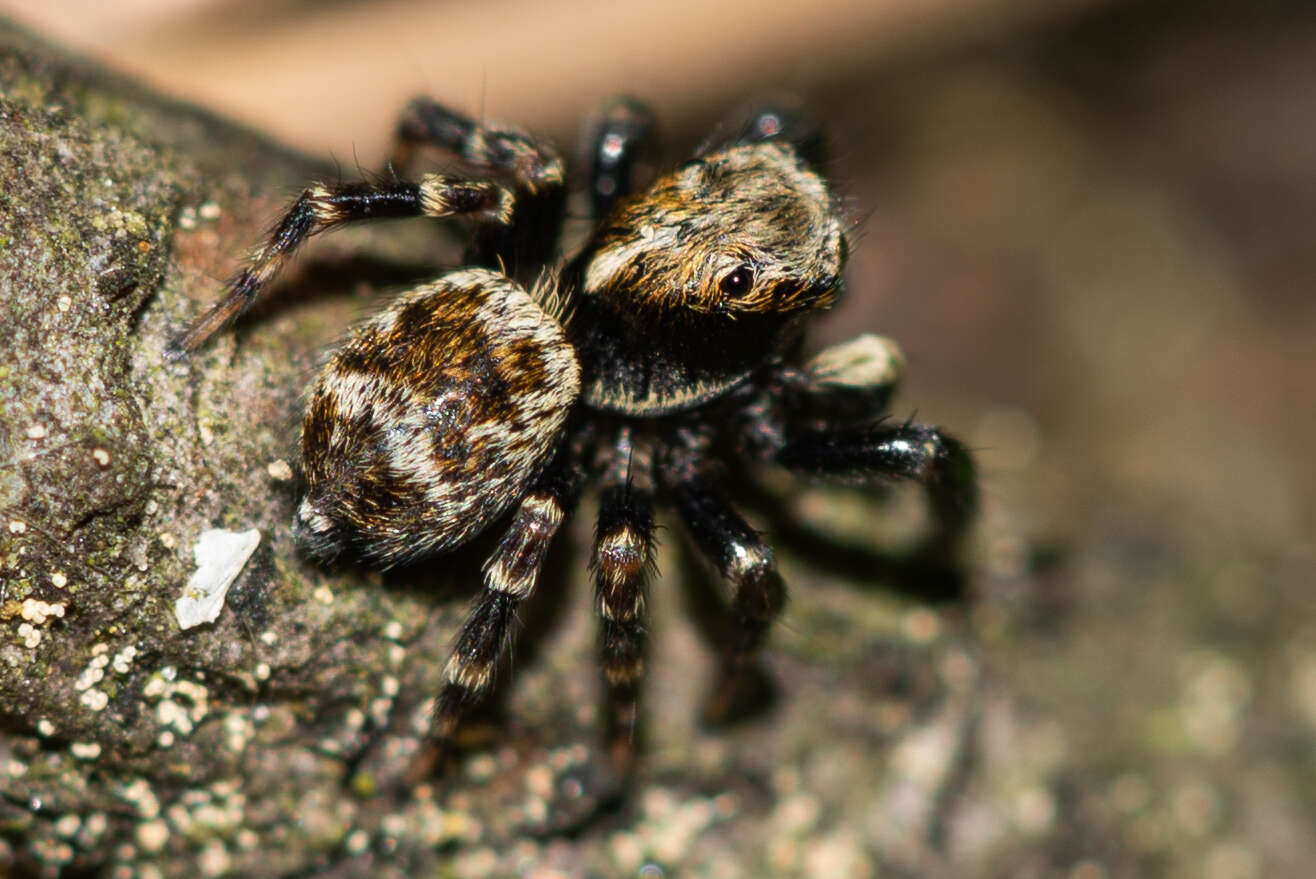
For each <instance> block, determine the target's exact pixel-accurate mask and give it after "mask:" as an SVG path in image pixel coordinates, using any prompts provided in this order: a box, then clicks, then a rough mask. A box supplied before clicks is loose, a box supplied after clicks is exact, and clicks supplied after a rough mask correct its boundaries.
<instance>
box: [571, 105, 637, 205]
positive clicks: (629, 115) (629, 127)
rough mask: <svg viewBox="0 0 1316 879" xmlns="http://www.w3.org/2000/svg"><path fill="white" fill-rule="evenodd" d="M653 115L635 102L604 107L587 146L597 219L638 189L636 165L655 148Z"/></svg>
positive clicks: (590, 181)
mask: <svg viewBox="0 0 1316 879" xmlns="http://www.w3.org/2000/svg"><path fill="white" fill-rule="evenodd" d="M653 133H654V118H653V111H652V110H650V109H649V107H648V105H646V104H644V103H643V102H641V101H638V100H636V99H635V98H630V97H618V98H614V99H612V100H611V101H609V102H608V103H607V104H605V105H604V107H603V110H602V112H601V113H600V114H599V116H598V119H597V120H596V121H595V122H594V124H593V126H592V128H591V130H590V132H589V135H588V139H587V140H586V143H587V144H588V152H587V153H586V154H585V156H584V158H585V159H586V160H587V161H588V162H589V169H590V170H589V194H590V202H591V206H592V209H593V212H594V218H595V219H599V218H601V217H603V216H604V215H605V214H607V213H608V210H609V209H610V208H611V207H612V206H613V204H615V203H616V201H617V199H619V198H621V197H622V196H625V195H628V194H629V193H630V192H631V191H632V190H633V189H634V188H635V165H636V162H637V160H638V159H639V158H640V157H641V156H642V155H643V153H644V152H645V151H646V150H647V149H648V148H649V147H650V146H651V144H652V141H653Z"/></svg>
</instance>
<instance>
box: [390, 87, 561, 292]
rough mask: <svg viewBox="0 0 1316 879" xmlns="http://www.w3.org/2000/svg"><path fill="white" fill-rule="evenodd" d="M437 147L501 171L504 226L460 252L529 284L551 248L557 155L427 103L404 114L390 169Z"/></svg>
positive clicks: (483, 232) (519, 135) (489, 227)
mask: <svg viewBox="0 0 1316 879" xmlns="http://www.w3.org/2000/svg"><path fill="white" fill-rule="evenodd" d="M422 147H436V148H438V149H441V150H445V151H447V152H450V153H453V154H455V155H457V156H460V157H461V159H462V161H464V162H465V163H466V164H467V165H469V166H470V167H472V168H474V169H479V170H487V171H494V172H500V173H505V174H507V175H509V176H510V178H511V182H512V186H513V188H514V189H515V192H516V204H517V211H516V216H515V217H514V218H513V221H512V222H511V223H484V224H482V225H481V226H480V229H479V230H478V231H477V233H476V237H475V240H474V241H473V242H472V244H471V246H470V249H469V250H468V252H467V254H466V261H467V262H468V263H470V264H472V265H481V266H485V267H488V268H501V269H505V270H506V271H508V272H509V273H510V274H511V275H512V276H513V277H516V278H517V279H518V280H520V281H522V282H523V283H526V284H529V283H530V282H532V281H533V280H534V278H533V277H532V275H533V274H537V273H538V272H539V271H540V269H541V268H542V266H543V265H544V263H546V262H547V261H548V260H549V259H551V258H552V257H553V255H554V253H555V250H556V247H557V238H558V233H559V231H560V228H561V222H562V206H563V202H564V200H565V188H564V183H565V168H564V166H563V164H562V158H561V157H560V156H559V155H558V153H557V150H556V149H554V148H553V147H552V146H550V145H549V144H547V143H545V142H543V141H539V140H536V139H534V138H533V137H531V136H529V135H527V134H525V133H524V132H521V131H517V130H515V129H510V128H497V127H490V126H485V125H481V124H479V123H477V122H476V121H475V120H473V119H471V118H470V117H468V116H465V115H463V114H461V113H458V112H457V111H455V110H452V109H449V108H448V107H445V106H443V105H442V104H439V103H437V102H435V101H433V100H431V99H429V98H423V97H422V98H416V99H415V100H413V101H412V102H411V103H410V104H408V105H407V107H406V109H405V110H403V112H402V116H401V118H400V119H399V120H398V126H397V130H396V134H395V144H394V149H393V158H392V166H393V167H394V168H401V169H404V170H405V169H406V168H408V167H409V166H410V165H411V164H412V161H413V159H414V157H415V154H416V152H417V150H418V149H420V148H422Z"/></svg>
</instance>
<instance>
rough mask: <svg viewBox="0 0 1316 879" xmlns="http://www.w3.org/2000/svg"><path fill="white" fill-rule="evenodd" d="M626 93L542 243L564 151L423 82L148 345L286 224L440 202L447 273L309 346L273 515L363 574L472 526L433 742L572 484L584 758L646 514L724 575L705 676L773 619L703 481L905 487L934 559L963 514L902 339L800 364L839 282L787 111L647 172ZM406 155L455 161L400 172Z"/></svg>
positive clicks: (263, 260)
mask: <svg viewBox="0 0 1316 879" xmlns="http://www.w3.org/2000/svg"><path fill="white" fill-rule="evenodd" d="M652 128H653V124H652V115H651V113H650V111H649V110H648V109H647V108H646V107H645V106H644V105H643V104H641V103H639V102H638V101H635V100H633V99H628V98H620V99H616V100H614V101H613V102H611V103H610V104H609V105H607V106H606V107H605V109H604V111H603V112H602V113H601V114H600V116H599V118H598V121H597V123H596V125H595V126H594V128H593V130H592V133H591V134H590V135H589V137H588V138H587V140H586V145H587V148H586V149H585V150H584V151H583V156H584V158H585V159H587V160H588V161H589V170H588V175H587V177H588V185H589V199H590V201H591V203H592V215H593V221H594V223H595V226H594V228H593V232H592V234H590V236H589V237H588V239H587V240H586V242H585V243H584V245H583V247H582V248H581V249H580V250H579V252H578V253H576V254H575V255H574V256H572V257H570V258H568V259H565V260H563V259H561V258H559V256H558V252H557V248H558V238H559V232H560V231H561V227H562V223H563V218H564V209H565V202H566V198H565V197H566V190H567V187H566V175H565V168H564V162H563V160H562V158H561V157H560V156H559V154H558V153H557V152H556V151H555V150H554V148H553V147H551V146H549V145H548V144H546V143H544V142H543V141H540V140H536V139H535V138H533V137H531V136H529V135H527V134H525V133H523V132H521V131H520V130H517V129H514V128H511V127H506V126H499V125H492V124H480V123H477V122H475V121H473V120H472V119H470V118H467V117H466V116H463V115H461V114H460V113H458V112H454V111H453V110H450V109H448V108H446V107H444V106H441V105H439V104H437V103H435V102H433V101H430V100H428V99H420V100H416V101H414V102H412V103H411V104H410V105H409V107H408V108H407V109H406V111H405V112H404V114H403V116H402V118H401V121H400V123H399V125H398V130H397V148H396V151H395V153H394V156H393V163H392V168H393V169H394V171H395V174H394V176H392V177H391V178H389V179H386V180H384V181H381V182H375V183H348V184H340V185H336V186H328V185H323V184H316V185H313V186H311V187H310V188H308V189H306V190H305V192H303V193H302V195H301V196H300V197H299V198H297V199H296V200H295V201H294V202H293V203H292V205H291V207H290V208H289V209H288V210H287V213H286V214H285V215H284V216H283V218H282V219H281V220H280V221H279V222H278V223H277V225H276V226H275V228H274V230H273V231H272V233H271V234H270V235H269V237H268V239H267V240H266V241H265V242H264V244H263V245H262V246H261V247H260V248H259V249H257V250H256V251H255V252H254V254H253V255H252V257H251V259H250V261H249V262H248V264H247V265H246V267H245V268H244V269H243V270H242V271H241V272H240V273H239V274H238V275H237V276H236V277H235V279H234V280H233V281H232V282H231V283H230V285H229V286H228V288H227V290H226V295H224V297H223V298H222V299H221V300H220V301H219V302H218V303H217V304H215V305H214V306H213V307H212V308H211V309H210V310H209V311H208V312H207V313H205V314H204V315H203V316H201V317H200V318H198V319H197V320H196V321H195V322H194V323H193V324H192V325H191V327H190V328H188V329H187V330H186V331H185V332H184V333H183V334H181V335H180V336H179V337H178V338H177V339H176V340H175V341H174V342H173V343H172V344H171V353H172V354H173V355H174V356H179V355H182V354H184V353H186V352H190V351H192V350H194V349H196V348H197V347H198V346H200V345H201V344H203V343H204V342H205V341H206V340H207V339H209V338H210V337H211V336H213V335H214V334H215V333H217V332H219V331H221V330H222V329H223V328H225V327H226V326H227V325H229V324H230V323H231V322H232V321H233V320H234V319H235V318H236V317H237V316H238V315H240V314H241V313H242V312H244V311H245V310H247V309H248V308H249V307H250V306H251V305H252V304H253V303H254V302H255V301H256V300H257V299H258V298H259V296H260V295H261V293H262V292H263V291H265V290H266V289H268V287H269V285H270V281H271V279H272V278H273V277H274V276H275V274H276V273H277V272H278V270H279V269H280V267H281V266H282V265H283V264H284V263H285V261H286V260H287V259H288V257H289V256H290V255H291V254H292V253H293V252H294V251H295V250H296V249H297V248H298V247H299V246H300V245H301V244H302V243H303V242H304V241H305V240H306V239H307V238H308V237H310V236H311V235H314V234H316V233H317V232H320V231H323V230H325V229H328V228H331V227H334V226H337V225H340V224H342V223H346V222H349V221H356V220H368V219H377V218H391V217H418V216H425V217H432V218H447V217H458V216H460V217H467V218H470V219H471V220H473V225H474V234H473V236H472V240H471V242H470V245H469V248H468V252H467V255H466V262H467V263H468V264H469V265H468V266H467V267H463V268H460V269H458V270H456V271H452V272H450V273H448V274H445V275H443V276H441V277H439V278H437V279H436V280H434V281H433V282H431V283H428V284H425V285H423V286H420V287H417V288H416V289H413V290H411V291H409V292H406V293H403V294H402V295H401V296H399V297H398V298H397V299H396V300H395V301H394V302H393V303H392V304H391V305H389V306H388V307H387V308H385V309H384V310H383V311H381V312H379V313H378V314H377V315H375V316H374V317H373V318H371V319H370V320H368V321H366V322H365V323H364V324H363V325H361V326H359V327H358V328H357V329H356V330H355V331H354V332H352V333H351V335H350V336H349V337H348V338H347V340H346V341H345V343H344V344H343V345H342V346H341V347H339V348H338V349H337V350H336V351H335V352H334V353H333V354H332V356H331V357H330V358H329V359H328V362H327V364H326V365H325V366H324V367H323V368H322V369H321V371H320V373H319V375H318V377H317V378H316V379H315V382H314V385H313V387H312V389H311V391H310V395H309V405H308V409H307V412H306V415H305V419H304V421H303V425H302V433H301V443H300V452H301V468H302V472H303V474H304V477H305V486H306V491H305V495H304V496H303V497H302V499H301V501H300V504H299V506H298V507H297V511H296V514H295V518H294V522H293V529H294V532H295V535H296V537H297V538H298V540H299V543H300V545H301V546H302V547H303V548H304V549H305V550H306V551H307V552H308V553H309V554H310V555H311V556H313V557H315V558H318V559H332V558H334V557H336V556H338V555H340V554H342V553H348V554H351V555H352V556H354V557H357V558H361V559H364V560H366V561H368V562H372V563H375V564H378V565H380V566H384V567H387V566H390V565H395V564H398V563H401V562H410V561H413V560H415V559H418V558H422V557H426V556H431V555H434V554H438V553H442V552H444V551H447V550H452V549H454V548H455V547H458V546H460V545H462V544H465V543H466V542H468V541H470V540H471V539H472V538H474V537H475V536H476V535H477V534H480V533H481V532H484V531H485V530H486V529H489V528H491V527H493V526H494V525H496V524H499V525H500V527H501V528H502V536H501V540H500V542H499V543H498V544H497V546H496V548H495V549H494V550H493V552H492V555H490V556H489V558H488V560H487V561H486V563H485V565H484V568H483V589H482V591H481V592H480V593H479V595H478V597H477V598H476V599H475V601H474V604H473V605H472V607H471V608H470V610H469V612H468V614H467V616H466V619H465V622H464V624H463V625H462V627H461V629H460V631H459V634H458V635H457V638H456V643H455V646H454V647H453V650H452V653H451V656H450V658H449V659H448V660H447V664H446V666H445V668H444V673H443V678H444V684H443V687H442V690H441V692H440V694H439V695H438V697H437V699H436V700H435V703H434V717H433V726H432V733H431V736H432V740H433V741H432V744H435V745H436V746H437V744H440V743H442V742H445V741H447V740H448V739H449V737H450V736H451V734H452V732H453V730H454V728H455V726H456V724H457V722H458V720H459V719H460V717H461V716H462V714H463V712H464V710H465V709H466V707H467V706H469V705H470V704H471V703H473V702H476V701H478V700H479V698H480V697H481V696H482V695H484V694H485V693H486V692H487V690H488V689H489V688H490V685H491V682H492V680H493V674H494V670H495V668H496V667H497V666H498V664H499V660H500V659H501V658H502V657H503V656H504V655H505V654H506V653H507V652H508V648H509V646H510V643H511V641H512V637H513V633H514V630H515V628H516V627H515V621H516V615H517V609H518V607H519V606H520V605H521V604H522V603H523V602H525V601H526V599H527V598H529V597H530V595H531V594H532V593H533V592H534V590H535V585H536V580H537V578H538V576H539V573H540V568H541V566H542V564H543V561H544V558H545V553H546V551H547V550H548V547H549V544H550V542H551V541H552V540H553V538H554V535H556V534H557V532H558V531H559V530H560V528H561V527H562V524H563V522H564V520H565V519H566V518H567V517H568V516H569V515H570V514H571V512H572V510H573V507H574V506H575V504H576V501H577V499H578V497H579V495H580V494H581V491H582V489H583V488H584V487H585V486H586V485H587V484H592V485H594V486H596V487H597V492H598V496H599V499H598V503H599V508H598V520H597V531H596V536H595V540H594V548H593V553H592V557H591V561H590V564H589V567H590V570H591V573H592V577H593V581H594V588H595V596H596V605H595V606H596V608H597V612H598V615H599V617H600V618H601V621H602V636H601V661H602V665H603V670H604V676H605V679H606V689H607V698H608V701H609V705H610V710H609V711H608V712H607V714H606V715H605V717H606V718H607V721H608V725H609V727H610V732H609V734H608V736H609V739H610V743H611V748H610V750H611V752H612V753H613V754H614V757H615V759H616V760H617V762H619V763H622V764H627V763H628V762H629V761H630V759H631V757H630V752H631V751H632V750H633V747H632V746H631V745H630V743H631V742H632V741H633V733H634V730H633V725H634V722H635V721H634V717H635V706H636V699H637V686H638V684H639V682H640V679H641V676H642V674H643V662H644V642H645V608H644V604H645V592H646V588H647V581H648V579H649V576H650V573H651V570H652V568H653V564H652V562H653V553H654V542H655V541H654V531H655V524H654V508H655V506H657V505H659V504H663V505H666V506H669V507H671V508H672V509H673V510H674V511H675V514H676V516H677V518H679V519H680V521H681V522H682V523H683V524H684V526H685V529H686V530H687V531H688V533H689V536H690V537H691V538H692V539H693V543H694V544H695V546H696V547H697V548H698V550H699V551H700V552H701V553H702V554H703V555H704V556H706V557H707V559H708V560H709V561H711V562H712V565H713V566H714V567H715V568H716V569H717V570H718V571H720V573H721V575H722V576H723V577H724V578H725V579H726V580H727V581H729V583H730V587H731V588H730V600H729V603H727V605H726V606H725V608H724V609H725V611H726V613H727V620H726V628H727V632H728V634H727V638H726V643H725V644H724V645H723V650H724V657H723V659H724V663H723V677H724V678H725V679H726V680H727V681H731V680H734V679H735V678H736V677H737V676H742V675H743V673H744V672H745V670H746V669H748V668H749V666H750V664H751V663H752V662H753V661H754V659H755V657H756V655H757V653H758V651H759V649H760V648H761V646H762V645H763V642H764V638H765V635H766V633H767V631H768V629H769V626H770V624H771V622H772V620H773V618H774V617H775V616H776V615H777V614H778V612H779V611H780V610H781V607H782V603H783V599H784V588H783V584H782V580H781V577H780V576H779V574H778V572H777V569H776V565H775V563H774V559H773V552H772V549H771V548H770V547H769V546H768V545H767V544H766V543H765V542H764V541H763V539H762V538H761V537H760V535H759V534H758V532H756V531H755V529H754V528H752V527H751V526H750V525H749V524H748V523H747V522H746V521H745V520H744V519H743V518H742V517H741V515H740V514H739V513H738V512H737V511H736V510H735V508H734V507H733V506H732V504H731V503H730V501H729V500H728V491H727V488H726V485H727V484H728V480H729V478H730V477H731V476H732V475H735V474H743V473H744V472H746V471H748V470H749V469H750V467H749V466H747V465H761V464H775V465H778V466H781V467H785V468H787V469H789V470H793V471H798V472H800V473H803V474H807V475H810V476H814V477H824V478H827V477H830V478H834V479H841V480H849V481H862V480H876V481H894V480H914V481H916V482H919V483H921V484H922V485H924V486H925V487H926V489H927V493H928V496H929V498H930V501H931V503H930V506H931V509H932V512H933V516H934V519H935V520H936V527H935V528H934V534H933V535H932V536H931V537H930V538H929V539H928V544H927V545H928V547H929V548H930V551H931V552H933V553H934V554H937V553H944V554H948V553H950V552H951V549H952V547H953V545H954V544H955V542H956V541H957V539H958V538H959V537H960V536H961V535H962V534H963V532H964V530H965V529H966V527H967V525H968V523H969V520H970V518H971V514H972V511H973V508H974V506H975V498H976V488H975V480H974V472H973V464H972V461H971V458H970V456H969V454H968V453H967V452H966V450H965V449H964V447H963V446H962V445H961V444H960V443H959V442H957V441H956V440H954V439H953V438H951V437H949V436H947V435H946V434H944V433H942V432H941V431H940V430H939V429H938V428H935V427H931V426H927V425H922V424H915V423H911V422H897V421H892V420H890V419H888V418H887V417H885V413H886V404H887V401H888V399H889V397H890V395H891V393H892V391H893V389H894V388H895V385H896V384H897V382H898V380H899V378H900V375H901V372H902V369H903V357H902V355H901V353H900V350H899V348H897V347H896V345H895V344H894V343H893V342H891V341H889V340H887V339H884V338H881V337H878V336H874V335H862V336H859V337H858V338H856V339H853V340H851V341H849V342H845V343H843V344H839V345H837V346H835V347H832V348H828V349H826V350H824V351H822V352H821V353H818V354H817V355H815V356H813V357H812V358H808V359H806V358H805V357H804V356H803V354H802V351H801V349H802V338H803V333H804V330H805V327H806V325H807V324H808V322H809V320H810V319H811V318H812V317H813V316H814V315H815V314H817V313H819V312H821V311H823V310H825V309H827V308H828V307H829V306H831V305H832V304H833V303H834V302H835V301H836V299H837V297H838V295H839V294H840V292H841V289H842V279H841V272H842V266H843V264H844V262H845V258H846V239H845V235H844V222H843V217H842V213H841V211H840V209H839V207H838V203H837V200H836V199H835V198H834V196H833V195H832V194H831V192H830V191H829V188H828V185H827V183H826V181H825V180H824V178H823V177H822V176H821V175H820V173H819V170H818V165H819V163H820V155H819V154H820V147H819V143H820V141H819V138H818V135H817V133H816V131H815V130H814V128H813V127H812V126H811V125H810V124H809V123H807V122H805V121H804V119H803V117H802V116H800V115H799V114H796V113H794V112H792V111H787V110H784V109H782V108H777V107H772V106H764V107H762V108H760V109H758V110H757V111H756V112H754V113H753V114H751V115H750V117H749V120H748V122H747V123H746V124H745V125H744V126H743V127H742V128H739V129H736V130H734V131H733V132H732V133H731V134H730V136H723V137H721V138H720V139H718V140H714V141H711V142H710V143H708V144H706V145H705V146H704V147H702V148H701V149H700V150H698V151H697V152H696V153H695V155H694V157H693V158H691V159H690V160H689V161H687V162H686V163H685V164H682V165H680V166H679V167H677V168H676V169H674V170H672V171H670V172H668V173H666V174H663V175H661V176H658V177H657V178H656V179H655V180H654V181H653V182H652V183H651V184H650V185H649V186H648V187H647V188H644V189H639V188H638V187H637V183H636V179H635V178H636V177H637V176H638V171H637V160H638V158H639V157H640V156H641V155H642V153H643V151H644V150H645V149H646V146H647V144H648V143H649V142H650V141H651V139H652V138H651V131H652ZM423 148H437V149H439V150H443V151H446V152H447V153H449V154H455V155H456V156H457V157H459V159H460V160H461V162H463V163H464V165H465V166H466V167H467V169H468V170H469V171H474V172H477V173H475V174H468V175H452V174H445V173H428V174H424V175H422V176H420V177H419V178H418V179H415V180H408V179H403V178H399V177H398V176H397V173H396V172H398V171H401V172H405V171H406V170H407V169H409V168H410V166H411V165H412V164H413V163H414V162H413V160H414V158H415V154H416V152H417V151H418V150H420V149H423Z"/></svg>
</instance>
